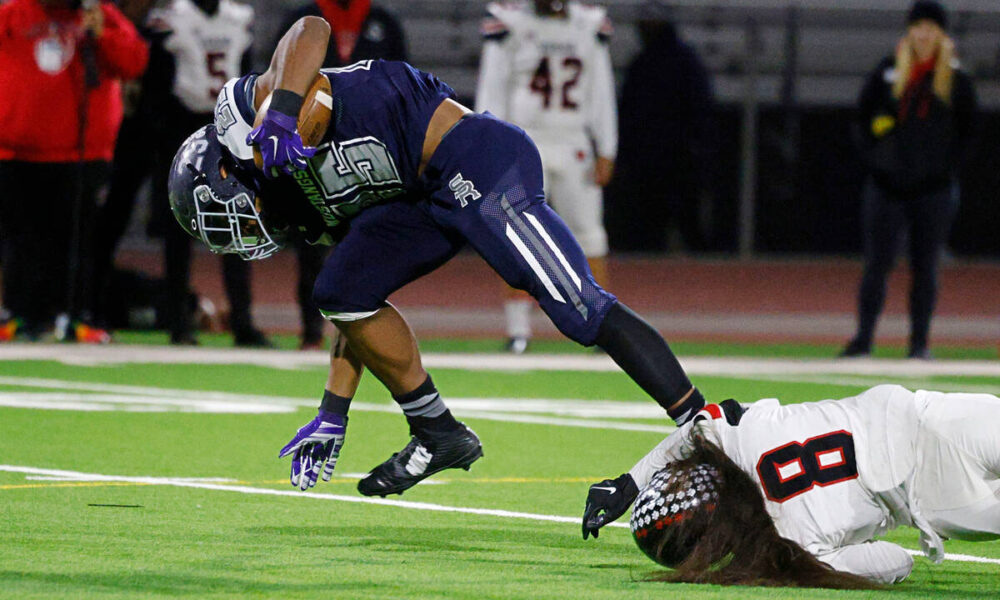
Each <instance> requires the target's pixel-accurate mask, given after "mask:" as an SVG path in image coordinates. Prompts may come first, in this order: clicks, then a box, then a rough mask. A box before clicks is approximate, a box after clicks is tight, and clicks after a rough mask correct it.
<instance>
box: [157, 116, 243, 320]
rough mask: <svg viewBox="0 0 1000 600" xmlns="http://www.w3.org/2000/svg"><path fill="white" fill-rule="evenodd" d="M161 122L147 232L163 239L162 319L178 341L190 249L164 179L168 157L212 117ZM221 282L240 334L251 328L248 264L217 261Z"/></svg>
mask: <svg viewBox="0 0 1000 600" xmlns="http://www.w3.org/2000/svg"><path fill="white" fill-rule="evenodd" d="M163 118H164V120H165V123H166V126H165V127H164V130H163V134H162V136H161V137H160V140H159V143H158V144H157V151H156V162H155V165H154V168H153V179H152V184H153V191H152V202H153V206H152V210H151V211H150V219H151V223H150V232H151V233H153V234H155V235H161V236H163V249H164V263H165V264H164V266H165V267H166V269H165V270H166V281H167V305H166V309H167V310H166V315H165V316H166V320H167V323H168V328H169V330H170V332H171V335H172V336H174V337H179V336H184V335H187V334H189V333H190V332H191V329H192V327H193V324H192V323H191V320H190V312H189V311H188V310H187V303H188V296H189V290H188V284H189V281H190V279H191V244H192V242H194V240H193V239H192V238H191V237H190V236H189V235H188V234H187V233H186V232H185V231H184V230H183V229H181V227H180V225H178V224H177V221H176V220H175V219H174V216H173V214H172V213H171V212H170V201H169V199H168V197H167V179H168V177H169V174H170V165H171V163H172V162H173V159H174V153H176V152H177V149H178V148H179V147H180V145H181V144H182V143H183V142H184V140H185V139H187V137H188V136H189V135H191V134H192V133H194V132H195V130H196V129H198V128H199V127H201V126H203V125H205V124H207V123H211V122H212V118H213V116H212V114H211V113H208V114H197V113H184V112H181V111H178V110H175V111H166V113H165V114H164V116H163ZM222 278H223V283H224V285H225V289H226V296H227V298H228V300H229V308H230V316H229V324H230V328H231V329H232V330H233V332H234V333H240V332H246V331H247V330H249V329H251V328H252V327H253V319H252V318H251V315H250V301H251V297H250V263H248V262H246V261H244V260H243V259H241V258H240V257H239V256H236V255H235V254H227V255H225V256H223V257H222Z"/></svg>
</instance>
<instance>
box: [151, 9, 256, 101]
mask: <svg viewBox="0 0 1000 600" xmlns="http://www.w3.org/2000/svg"><path fill="white" fill-rule="evenodd" d="M253 16H254V11H253V8H252V7H250V6H247V5H245V4H238V3H236V2H234V1H233V0H221V2H219V9H218V10H217V11H216V13H215V14H214V15H209V14H206V13H205V12H204V11H202V10H201V9H200V8H198V7H197V6H196V5H195V4H194V3H193V2H192V1H191V0H173V2H171V3H170V4H169V5H167V6H166V7H164V8H162V9H157V10H154V11H151V12H150V15H149V21H148V23H149V26H150V28H151V29H152V30H153V31H154V32H159V33H162V34H166V36H167V37H166V39H165V40H164V47H165V48H166V49H167V51H169V52H170V53H171V54H173V56H174V64H175V75H174V83H173V93H174V95H175V96H176V97H177V99H178V100H180V102H181V104H183V105H184V106H185V107H186V108H187V109H188V110H190V111H191V112H196V113H211V112H212V111H213V109H214V108H215V100H216V98H217V97H218V96H219V92H220V91H221V90H222V87H223V86H224V85H225V84H226V82H227V81H229V80H230V79H231V78H233V77H237V76H239V75H240V70H241V69H240V61H241V60H242V58H243V54H244V53H245V52H246V51H247V50H249V49H250V46H251V44H252V43H253V35H252V33H251V30H250V28H251V25H252V24H253Z"/></svg>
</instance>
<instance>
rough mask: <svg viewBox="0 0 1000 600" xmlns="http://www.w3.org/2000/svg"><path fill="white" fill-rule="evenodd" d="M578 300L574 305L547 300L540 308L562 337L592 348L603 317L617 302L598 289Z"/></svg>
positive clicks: (586, 293) (540, 304) (585, 288)
mask: <svg viewBox="0 0 1000 600" xmlns="http://www.w3.org/2000/svg"><path fill="white" fill-rule="evenodd" d="M587 287H590V288H591V289H590V291H589V292H585V293H584V294H583V295H581V296H578V297H577V298H575V299H574V301H573V302H565V301H564V302H558V301H553V300H552V299H551V298H545V297H544V296H543V297H541V298H538V300H539V306H541V307H542V310H543V311H545V314H546V315H547V316H548V317H549V319H550V320H551V321H552V324H553V325H555V326H556V329H558V330H559V331H560V332H561V333H562V334H563V335H565V336H566V337H568V338H569V339H571V340H573V341H574V342H576V343H578V344H581V345H583V346H593V345H594V341H595V340H596V339H597V331H598V330H599V329H600V327H601V323H602V322H603V321H604V317H605V316H606V315H607V314H608V311H609V310H611V307H612V306H614V305H615V304H616V303H617V301H618V299H617V298H615V297H614V295H612V294H610V293H608V292H606V291H605V290H604V289H602V288H600V287H598V286H585V287H584V290H587Z"/></svg>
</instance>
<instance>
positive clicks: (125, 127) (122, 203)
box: [94, 0, 156, 327]
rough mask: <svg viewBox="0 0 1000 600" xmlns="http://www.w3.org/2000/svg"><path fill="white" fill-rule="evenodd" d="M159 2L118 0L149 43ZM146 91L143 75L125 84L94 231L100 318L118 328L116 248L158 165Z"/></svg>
mask: <svg viewBox="0 0 1000 600" xmlns="http://www.w3.org/2000/svg"><path fill="white" fill-rule="evenodd" d="M154 2H155V0H122V1H121V2H119V3H118V6H119V7H120V8H121V10H122V12H123V13H124V14H125V16H126V17H128V19H129V21H131V22H132V24H133V25H135V26H136V28H137V29H138V30H139V33H140V34H141V35H142V36H143V37H144V38H145V39H146V41H147V43H148V41H149V31H148V30H147V29H146V28H145V26H144V24H145V22H146V15H147V14H148V13H149V10H150V9H151V8H152V6H153V4H154ZM143 79H144V78H143ZM142 89H143V80H142V79H135V80H131V81H126V82H123V83H122V104H123V106H124V109H125V118H124V119H122V125H121V128H120V129H119V130H118V141H117V142H116V144H115V154H114V160H113V161H112V162H111V177H110V183H109V185H108V195H107V198H106V199H105V201H104V205H103V206H101V207H100V208H99V209H98V211H97V215H98V216H97V224H96V226H95V230H94V282H95V286H96V290H97V301H96V306H95V307H94V310H95V312H96V316H97V320H98V322H100V323H101V324H102V325H103V326H106V327H114V326H113V325H112V324H111V323H110V322H109V314H108V306H109V303H113V302H116V301H117V299H115V298H112V297H111V295H110V293H109V290H108V282H109V279H110V277H111V272H112V270H113V267H114V255H115V250H116V249H117V248H118V243H119V242H120V241H121V238H122V236H123V235H124V234H125V228H126V227H128V222H129V219H130V218H131V216H132V209H133V206H134V204H135V199H136V194H137V193H138V192H139V188H140V186H141V185H142V184H143V182H144V181H146V180H147V179H148V178H149V175H150V173H151V172H152V167H153V155H154V153H153V152H152V151H151V149H150V148H151V144H150V140H153V139H155V137H154V136H155V135H156V130H155V129H154V127H153V123H154V122H155V119H154V118H153V117H152V115H151V114H150V110H149V106H148V105H149V103H148V102H146V101H145V98H144V96H143V93H142Z"/></svg>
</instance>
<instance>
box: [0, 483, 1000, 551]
mask: <svg viewBox="0 0 1000 600" xmlns="http://www.w3.org/2000/svg"><path fill="white" fill-rule="evenodd" d="M0 471H6V472H8V473H25V474H28V475H45V476H50V477H63V478H66V479H69V480H74V479H75V480H86V481H92V482H96V481H105V482H128V483H136V484H146V485H166V486H172V487H186V488H197V489H203V490H215V491H225V492H235V493H238V494H251V495H262V496H291V497H295V498H306V499H312V500H327V501H333V502H353V503H356V504H376V505H381V506H394V507H396V508H408V509H411V510H428V511H434V512H452V513H462V514H468V515H480V516H489V517H501V518H505V519H527V520H532V521H548V522H552V523H572V524H574V525H578V524H579V523H580V517H564V516H559V515H543V514H537V513H527V512H519V511H509V510H500V509H492V508H470V507H463V506H446V505H443V504H431V503H428V502H409V501H406V500H390V499H387V498H367V497H365V496H341V495H337V494H324V493H317V492H308V493H307V492H300V491H294V490H275V489H269V488H254V487H246V486H233V485H219V484H215V483H205V482H199V481H192V480H190V479H172V478H169V477H126V476H119V475H101V474H97V473H82V472H79V471H66V470H58V469H38V468H35V467H25V466H19V465H0ZM628 526H629V525H628V523H623V522H615V523H610V524H608V525H607V527H618V528H626V529H627V528H628ZM907 552H908V553H909V554H911V555H914V556H921V555H922V553H921V552H918V551H916V550H907ZM944 558H945V560H952V561H957V562H972V563H987V564H995V565H1000V559H997V558H987V557H984V556H972V555H968V554H948V553H945V555H944Z"/></svg>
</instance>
